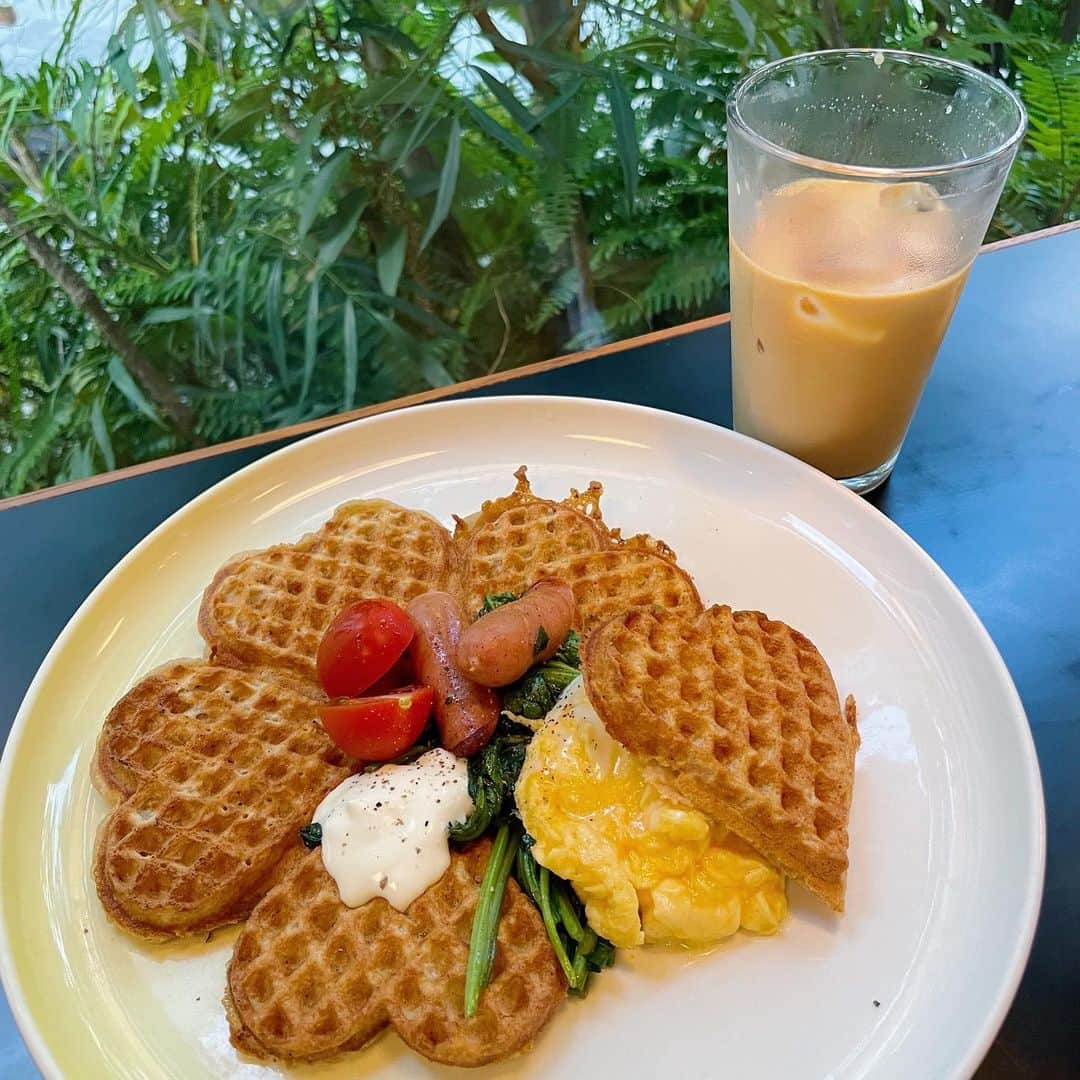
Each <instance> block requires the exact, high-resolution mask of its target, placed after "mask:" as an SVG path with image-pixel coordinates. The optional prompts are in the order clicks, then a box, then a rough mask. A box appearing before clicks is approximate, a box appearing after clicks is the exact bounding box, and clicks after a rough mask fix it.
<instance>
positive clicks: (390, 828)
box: [314, 749, 473, 911]
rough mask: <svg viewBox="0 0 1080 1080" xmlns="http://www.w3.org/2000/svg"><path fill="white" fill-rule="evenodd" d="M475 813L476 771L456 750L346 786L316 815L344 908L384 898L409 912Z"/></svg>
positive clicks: (353, 780)
mask: <svg viewBox="0 0 1080 1080" xmlns="http://www.w3.org/2000/svg"><path fill="white" fill-rule="evenodd" d="M472 810H473V801H472V799H471V798H470V797H469V770H468V766H467V765H466V763H465V761H464V760H462V759H460V758H457V757H455V756H454V755H453V754H451V753H450V752H449V751H448V750H442V749H439V750H429V751H428V752H427V753H426V754H424V755H423V756H422V757H420V758H417V760H416V761H414V762H413V763H412V764H411V765H384V766H383V767H382V768H381V769H378V770H377V771H375V772H371V773H360V774H359V775H357V776H350V777H349V778H348V779H347V780H344V781H342V782H341V783H340V784H338V786H337V787H336V788H334V790H333V791H331V792H330V794H329V795H327V796H326V798H325V799H323V801H322V802H321V803H319V805H318V807H317V808H316V810H315V814H314V820H315V821H316V822H317V823H318V824H319V825H321V826H322V858H323V865H324V866H325V867H326V870H327V873H329V874H330V876H331V877H332V878H333V879H334V881H335V882H336V883H337V887H338V893H339V894H340V896H341V901H342V903H343V904H345V905H347V906H348V907H360V905H361V904H366V903H367V902H368V901H369V900H371V899H373V898H374V897H376V896H381V897H383V898H384V899H385V900H387V901H389V903H390V904H391V905H392V906H393V907H396V908H397V909H398V911H404V910H405V909H406V908H407V907H408V906H409V905H410V904H411V903H412V902H413V901H414V900H415V899H416V898H417V897H418V896H420V895H421V894H422V893H423V892H424V891H425V890H426V889H428V888H430V887H431V886H432V885H434V884H435V882H436V881H438V880H439V878H441V877H442V876H443V874H445V873H446V870H447V867H449V865H450V847H449V841H448V840H447V835H446V830H447V828H448V827H449V826H450V825H451V824H452V823H454V822H458V821H464V820H465V818H467V817H468V816H469V814H471V813H472Z"/></svg>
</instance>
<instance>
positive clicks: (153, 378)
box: [0, 196, 194, 436]
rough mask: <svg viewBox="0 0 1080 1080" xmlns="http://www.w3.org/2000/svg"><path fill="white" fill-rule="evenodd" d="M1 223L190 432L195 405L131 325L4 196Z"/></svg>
mask: <svg viewBox="0 0 1080 1080" xmlns="http://www.w3.org/2000/svg"><path fill="white" fill-rule="evenodd" d="M0 224H3V226H4V227H5V228H6V229H7V230H8V231H9V232H10V233H11V235H12V236H14V237H15V238H16V239H17V240H19V241H20V242H21V243H22V245H23V247H24V248H26V251H27V254H29V256H30V258H31V259H33V260H34V262H35V263H37V264H38V266H40V267H41V269H42V270H44V271H45V273H46V274H48V275H49V277H51V278H52V279H53V280H54V281H55V282H56V283H57V284H58V285H59V286H60V288H62V289H63V290H64V292H66V293H67V295H68V297H69V299H70V300H71V302H72V303H73V304H74V305H75V307H76V308H78V309H79V311H81V312H82V313H83V314H84V315H85V316H86V317H87V318H88V319H89V320H90V321H91V322H92V323H93V324H94V326H95V327H96V328H97V331H98V333H99V334H101V336H102V338H103V339H104V340H105V342H106V343H107V344H108V345H109V347H110V348H111V349H112V350H113V352H115V353H116V355H117V356H118V357H119V358H120V361H121V363H123V365H124V367H126V368H127V369H128V371H130V372H131V374H132V375H133V376H134V378H135V379H136V380H137V381H138V382H139V384H140V385H141V386H142V388H143V389H144V390H145V391H146V393H147V395H148V396H149V397H150V399H151V400H152V401H153V402H154V403H155V404H156V405H157V406H158V407H159V408H160V409H161V410H162V412H164V413H165V414H166V415H167V416H168V417H169V419H170V420H172V422H173V423H174V424H175V425H176V428H177V430H178V431H179V432H180V433H181V434H182V435H185V436H190V435H191V431H192V428H193V425H194V415H193V414H192V411H191V407H190V406H189V405H186V404H184V402H183V401H181V400H180V397H179V395H178V394H177V393H176V390H175V389H174V388H173V386H172V384H171V383H170V382H169V380H168V379H166V378H165V376H164V375H163V374H162V373H161V372H160V371H158V370H157V368H155V367H154V365H153V364H151V363H150V361H149V360H148V359H147V358H146V357H145V356H144V355H143V353H142V350H141V349H140V348H139V346H138V345H136V344H135V342H134V341H133V340H132V338H131V335H130V334H129V333H128V332H127V328H126V327H125V326H124V325H123V324H122V323H118V322H116V320H115V319H113V317H112V316H111V315H110V314H109V312H108V311H106V310H105V305H104V304H103V303H102V302H101V300H100V298H99V297H98V295H97V293H95V292H94V290H93V289H91V288H90V286H89V285H87V284H86V282H85V281H83V279H82V278H81V277H79V275H78V274H77V273H76V272H75V271H74V270H72V269H71V267H70V266H68V265H67V263H65V262H64V261H63V259H61V257H60V256H59V255H58V254H57V253H56V251H54V250H53V248H52V247H51V246H50V245H49V244H48V242H47V241H45V240H43V239H41V238H40V237H38V236H35V235H34V233H33V232H32V231H31V230H30V229H28V228H27V227H26V226H25V225H23V224H22V223H21V222H20V221H19V219H18V218H17V217H16V216H15V212H14V211H13V210H12V209H11V207H10V206H9V205H8V203H7V201H6V199H4V198H3V197H2V196H0Z"/></svg>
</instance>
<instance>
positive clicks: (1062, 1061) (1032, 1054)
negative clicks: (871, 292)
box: [0, 230, 1080, 1080]
mask: <svg viewBox="0 0 1080 1080" xmlns="http://www.w3.org/2000/svg"><path fill="white" fill-rule="evenodd" d="M1078 282H1080V230H1075V231H1069V232H1064V233H1059V234H1057V235H1053V236H1048V237H1045V238H1042V239H1037V240H1034V241H1031V242H1029V243H1025V244H1020V245H1016V246H1013V247H1006V248H1001V249H999V250H996V251H990V252H987V253H985V254H983V255H982V256H980V258H979V259H978V260H977V261H976V263H975V266H974V268H973V270H972V274H971V278H970V281H969V284H968V286H967V289H966V291H965V292H964V295H963V297H962V299H961V301H960V305H959V307H958V308H957V312H956V315H955V317H954V319H953V323H952V326H951V328H950V330H949V333H948V336H947V337H946V339H945V343H944V345H943V347H942V351H941V355H940V357H939V359H938V362H937V365H936V367H935V369H934V372H933V375H932V377H931V379H930V382H929V384H928V386H927V390H926V393H925V396H924V398H923V401H922V404H921V405H920V407H919V411H918V414H917V415H916V417H915V421H914V424H913V425H912V429H911V432H910V435H909V436H908V440H907V445H906V446H905V449H904V452H903V454H902V455H901V458H900V461H899V463H898V465H897V468H896V471H895V473H894V475H893V478H892V480H891V481H890V482H889V483H888V484H887V485H886V486H885V487H884V488H883V489H882V490H880V491H879V492H877V493H876V494H875V495H874V496H872V497H871V499H872V501H873V502H874V503H875V504H876V505H877V506H878V507H879V508H880V510H881V511H882V512H883V513H885V514H887V515H888V516H889V517H890V518H892V519H893V520H894V521H895V522H897V523H898V524H899V525H900V526H901V527H902V528H903V529H904V530H905V531H906V532H907V533H908V534H909V535H910V536H912V537H913V538H914V539H915V540H916V541H917V542H918V543H919V544H921V545H922V547H923V548H925V549H926V551H928V552H929V553H930V555H931V556H932V557H933V558H934V559H935V560H936V561H937V562H938V564H939V565H940V566H941V567H942V568H943V569H944V570H945V572H946V573H947V574H948V575H949V576H950V577H951V578H952V579H953V581H955V582H956V584H957V585H958V586H959V587H960V589H961V591H962V592H963V593H964V595H965V596H966V597H967V598H968V600H969V601H970V602H971V604H972V606H973V607H974V608H975V610H976V611H977V612H978V614H979V616H980V617H981V618H982V620H983V622H984V623H985V624H986V626H987V628H988V630H989V631H990V633H991V635H992V636H993V638H994V641H995V642H996V643H997V646H998V648H999V649H1000V650H1001V653H1002V655H1003V656H1004V657H1005V661H1006V663H1007V664H1008V666H1009V670H1010V671H1011V672H1012V675H1013V678H1014V679H1015V680H1016V683H1017V686H1018V688H1019V690H1020V694H1021V696H1022V698H1023V700H1024V705H1025V707H1026V709H1027V713H1028V717H1029V719H1030V722H1031V726H1032V731H1033V733H1034V736H1035V742H1036V745H1037V748H1038V753H1039V761H1040V764H1041V766H1042V773H1043V783H1044V787H1045V792H1046V802H1047V814H1048V825H1049V840H1048V853H1047V854H1048V861H1047V875H1046V892H1045V897H1044V900H1043V907H1042V914H1041V919H1040V924H1039V930H1038V933H1037V935H1036V939H1035V946H1034V949H1033V951H1032V955H1031V960H1030V962H1029V965H1028V969H1027V971H1026V973H1025V976H1024V979H1023V982H1022V984H1021V986H1020V991H1019V993H1018V995H1017V998H1016V1001H1015V1003H1014V1005H1013V1007H1012V1010H1011V1012H1010V1013H1009V1015H1008V1017H1007V1019H1006V1021H1005V1024H1004V1026H1003V1028H1002V1030H1001V1032H1000V1034H999V1036H998V1038H997V1040H996V1042H995V1043H994V1046H993V1047H992V1049H991V1051H990V1053H989V1055H988V1056H987V1058H986V1061H985V1062H984V1063H983V1065H982V1067H981V1069H980V1071H979V1074H978V1075H979V1077H980V1080H988V1078H989V1080H992V1078H997V1077H1059V1076H1069V1075H1072V1076H1076V1075H1080V1023H1077V1020H1078V1018H1080V1011H1078V1004H1077V1003H1078V1002H1080V774H1078V772H1077V766H1076V762H1077V760H1078V759H1080V615H1078V612H1080V542H1078V540H1077V530H1078V526H1080V285H1078V284H1077V283H1078ZM728 356H729V334H728V328H727V326H719V327H712V328H708V329H702V330H697V331H694V332H692V333H689V334H686V335H683V336H681V337H674V338H668V339H666V340H663V341H659V342H654V343H652V344H648V345H641V346H634V347H631V348H629V349H626V350H624V351H621V352H617V353H613V354H609V355H606V356H603V357H599V358H596V359H592V360H589V361H585V362H582V363H578V364H574V365H570V366H566V367H561V368H557V369H554V370H550V371H546V372H542V373H534V374H525V375H522V376H521V377H519V378H516V379H514V380H513V381H511V382H508V383H504V384H502V385H500V386H498V387H494V388H486V389H484V390H478V391H471V392H470V393H468V394H466V395H464V396H473V395H480V394H494V393H512V394H568V395H573V396H586V397H600V398H609V399H614V400H621V401H630V402H640V403H643V404H648V405H653V406H656V407H659V408H663V409H670V410H672V411H674V412H679V413H684V414H686V415H689V416H696V417H700V418H702V419H705V420H710V421H713V422H715V423H719V424H724V425H730V422H731V392H730V382H729V376H728ZM280 445H283V443H281V442H275V443H271V444H269V445H264V446H261V447H258V448H254V449H245V450H238V451H231V452H227V453H222V454H219V455H217V456H213V457H208V458H204V459H202V460H199V461H196V462H191V463H188V464H184V465H178V466H174V467H171V468H168V469H165V470H162V471H156V472H152V473H149V474H144V475H141V476H137V477H130V478H125V479H121V480H117V481H115V482H112V483H109V484H105V485H103V486H100V487H95V488H89V489H85V490H81V491H75V492H71V493H68V494H63V495H58V496H56V497H54V498H50V499H46V500H43V501H40V502H35V503H30V504H27V505H24V506H19V507H13V508H10V509H7V510H5V511H4V512H2V513H0V550H2V551H3V552H4V558H3V559H2V560H0V580H2V582H3V584H2V586H0V595H2V596H4V598H5V600H6V603H7V604H8V611H7V615H6V617H5V618H4V619H3V620H0V673H2V677H0V718H2V723H3V725H4V731H5V737H6V732H7V730H8V729H9V727H10V724H11V721H12V719H13V718H14V715H15V713H16V711H17V709H18V706H19V703H20V701H21V700H22V697H23V694H24V693H25V691H26V687H27V686H28V684H29V682H30V680H31V678H32V677H33V674H34V672H35V671H36V669H37V667H38V665H39V664H40V662H41V660H42V658H43V657H44V656H45V653H46V652H47V650H48V648H49V646H50V645H51V644H52V642H53V640H54V639H55V638H56V636H57V634H58V633H59V632H60V630H61V629H62V628H63V626H64V624H65V623H66V622H67V620H68V619H69V618H70V617H71V615H72V614H73V613H74V612H75V610H76V608H77V607H78V606H79V604H80V603H81V602H82V601H83V599H84V598H85V597H86V595H87V594H88V593H89V592H90V590H91V589H92V588H93V587H94V586H95V585H96V584H97V583H98V581H100V579H101V578H102V577H103V576H104V575H105V573H106V572H107V571H108V570H109V569H110V568H111V567H112V566H113V564H114V563H116V562H117V561H118V560H119V559H120V558H121V557H122V556H123V555H124V554H125V553H126V552H127V551H128V550H129V549H130V548H131V547H132V546H133V545H134V544H135V543H137V542H138V541H139V540H140V539H141V538H142V537H143V536H145V535H146V533H148V532H149V531H150V530H151V529H152V528H153V527H154V526H155V525H157V524H158V523H159V522H160V521H162V520H163V519H164V518H166V517H167V516H168V515H169V514H170V513H172V512H173V511H174V510H176V509H177V508H178V507H180V506H182V505H183V504H184V503H186V502H187V501H188V500H189V499H190V498H192V497H193V496H194V495H196V494H198V493H199V492H201V491H203V490H205V489H206V488H207V487H209V486H210V485H211V484H213V483H215V482H216V481H217V480H220V479H221V478H222V477H225V476H228V475H229V474H231V473H232V472H234V471H235V470H236V469H237V468H239V467H241V466H243V465H245V464H247V463H248V462H250V461H253V460H255V459H256V458H257V457H260V456H262V455H263V454H266V453H268V452H269V451H270V450H273V449H276V448H277V447H278V446H280ZM987 902H992V898H987ZM58 1005H60V1003H58ZM61 1007H62V1006H61ZM942 1022H943V1023H946V1022H947V1017H942ZM0 1075H2V1076H5V1077H8V1076H10V1077H22V1076H33V1075H35V1070H34V1066H33V1064H32V1063H31V1061H30V1058H29V1056H28V1054H27V1052H26V1049H25V1047H24V1046H23V1043H22V1040H21V1038H20V1036H19V1034H18V1032H17V1030H16V1028H15V1026H14V1023H13V1022H12V1019H11V1015H10V1012H9V1011H8V1009H7V1006H6V1002H2V1001H0Z"/></svg>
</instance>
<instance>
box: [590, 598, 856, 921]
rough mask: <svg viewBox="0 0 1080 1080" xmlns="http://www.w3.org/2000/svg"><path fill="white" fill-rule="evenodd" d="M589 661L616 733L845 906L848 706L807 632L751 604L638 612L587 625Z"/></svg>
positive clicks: (852, 736)
mask: <svg viewBox="0 0 1080 1080" xmlns="http://www.w3.org/2000/svg"><path fill="white" fill-rule="evenodd" d="M584 669H585V684H586V690H587V692H588V696H589V700H590V701H591V702H592V704H593V706H594V708H595V709H596V711H597V712H598V713H599V715H600V718H601V719H602V720H603V722H604V726H605V727H606V728H607V730H608V731H609V732H610V733H611V735H612V736H613V737H614V738H616V739H618V741H619V742H621V743H622V744H623V745H624V746H625V747H627V748H628V749H629V750H631V751H632V752H634V753H636V754H640V755H642V756H643V757H645V758H647V759H649V760H650V761H653V762H655V763H657V764H659V765H661V766H663V767H664V768H665V769H666V770H668V773H669V774H671V775H672V776H673V780H674V783H675V784H676V786H677V788H678V790H680V791H681V792H682V793H683V794H684V795H685V796H686V798H687V799H689V801H690V802H691V803H692V804H693V805H694V807H696V808H697V809H699V810H700V811H701V812H702V813H704V814H706V815H707V816H709V817H711V818H712V819H713V820H715V821H717V822H719V823H720V824H722V825H724V826H725V827H727V828H729V829H731V831H732V832H734V833H736V834H737V835H738V836H741V837H742V838H743V839H744V840H745V841H747V843H749V844H751V845H752V846H753V847H754V848H756V849H757V850H758V851H759V852H761V854H762V855H764V856H765V857H766V858H768V859H770V860H771V861H772V862H774V863H775V864H776V865H777V866H778V867H779V868H780V869H781V870H783V871H784V872H785V873H786V874H789V875H790V876H791V877H793V878H795V879H796V880H799V881H801V882H802V883H803V884H804V885H805V886H806V887H807V888H808V889H809V890H810V891H811V892H813V893H816V894H817V895H818V896H820V897H821V898H822V899H824V900H825V901H826V902H827V903H828V904H830V905H831V906H832V907H833V908H834V909H835V910H837V911H842V910H843V907H844V887H845V881H846V875H847V867H848V857H847V847H848V831H847V825H848V814H849V811H850V808H851V792H852V785H853V782H854V769H855V751H856V749H857V748H858V744H859V737H858V732H857V730H856V727H855V704H854V700H853V699H852V698H850V697H849V698H848V700H847V705H846V707H845V709H844V710H841V708H840V702H839V699H838V697H837V693H836V685H835V683H834V682H833V677H832V674H831V672H830V671H829V668H828V665H827V664H826V663H825V661H824V660H823V659H822V657H821V654H820V653H819V652H818V651H817V649H816V648H815V647H814V645H813V644H812V643H811V642H810V641H809V640H808V639H807V638H806V637H804V636H803V635H802V634H800V633H799V632H798V631H796V630H792V629H791V627H789V626H787V625H785V624H784V623H782V622H776V621H773V620H771V619H768V618H767V617H766V616H765V615H763V614H761V613H760V612H756V611H732V610H731V608H729V607H726V606H725V607H712V608H709V609H708V610H707V611H705V612H704V613H703V614H701V615H700V616H697V617H688V616H686V615H683V614H681V613H679V612H673V611H667V610H663V609H660V608H656V609H644V610H642V609H639V610H634V611H629V612H626V613H624V614H621V615H618V616H616V617H615V618H613V619H611V620H610V621H609V622H607V623H605V624H603V625H602V626H601V627H599V628H598V629H597V630H595V631H594V632H593V633H592V635H590V637H589V639H588V641H587V642H586V649H585V657H584Z"/></svg>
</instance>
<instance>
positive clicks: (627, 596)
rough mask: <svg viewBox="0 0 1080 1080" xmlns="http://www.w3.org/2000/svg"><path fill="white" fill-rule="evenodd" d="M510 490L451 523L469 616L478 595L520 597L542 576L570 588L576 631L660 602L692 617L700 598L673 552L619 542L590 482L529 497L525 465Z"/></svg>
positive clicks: (649, 541)
mask: <svg viewBox="0 0 1080 1080" xmlns="http://www.w3.org/2000/svg"><path fill="white" fill-rule="evenodd" d="M514 475H515V476H516V477H517V486H516V487H515V488H514V491H513V492H512V493H511V494H510V495H508V496H506V497H505V498H502V499H496V500H493V501H491V502H488V503H485V504H484V506H483V508H482V509H481V510H480V513H479V514H477V515H476V516H475V517H474V518H471V519H469V520H460V519H459V520H458V526H457V528H456V529H455V531H454V545H455V547H456V548H457V550H458V553H459V558H458V562H459V572H458V575H457V585H458V593H459V595H460V597H461V600H462V606H463V608H464V610H465V611H466V612H468V613H469V614H470V615H471V614H472V613H473V612H475V611H477V610H478V609H479V608H480V606H481V604H482V603H483V601H484V595H485V593H491V592H514V593H521V592H524V591H525V590H526V589H527V588H528V587H529V586H530V585H532V584H533V583H534V582H535V581H537V580H538V579H540V578H542V577H548V576H551V577H559V578H562V579H563V580H565V581H566V582H567V583H568V584H570V585H571V586H572V588H573V590H574V599H575V600H576V602H577V623H576V625H577V629H579V630H581V631H583V632H588V631H589V630H591V629H592V627H593V626H595V625H597V624H598V623H600V622H602V621H603V620H604V619H606V618H609V617H610V616H612V615H614V614H615V613H616V612H619V611H625V610H626V609H627V608H630V607H637V606H645V607H647V606H649V605H651V604H663V605H665V606H667V607H672V608H680V609H685V610H688V611H692V612H698V611H700V610H701V600H700V598H699V596H698V592H697V589H696V588H695V587H694V582H693V580H692V579H691V578H690V576H689V574H687V573H686V572H685V571H683V570H682V569H680V568H679V566H678V564H677V563H676V561H675V553H674V552H673V551H672V550H671V549H670V548H669V547H668V546H667V545H666V544H664V543H663V541H660V540H654V539H653V538H652V537H649V536H635V537H633V538H631V539H629V540H623V539H622V537H621V536H620V534H619V531H618V530H617V529H609V528H608V527H607V525H606V524H605V523H604V520H603V517H602V515H601V512H600V497H601V495H602V494H603V487H602V486H601V485H600V484H599V483H596V482H593V483H592V484H590V485H589V486H588V488H586V489H585V491H583V492H579V491H576V490H572V491H571V492H570V495H569V496H568V497H567V498H566V499H564V500H562V501H561V502H552V501H551V500H548V499H540V498H538V497H537V496H536V495H534V494H533V492H532V488H531V487H530V485H529V480H528V476H527V474H526V470H525V467H524V466H522V467H521V468H520V469H518V471H517V472H516V473H515V474H514Z"/></svg>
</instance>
